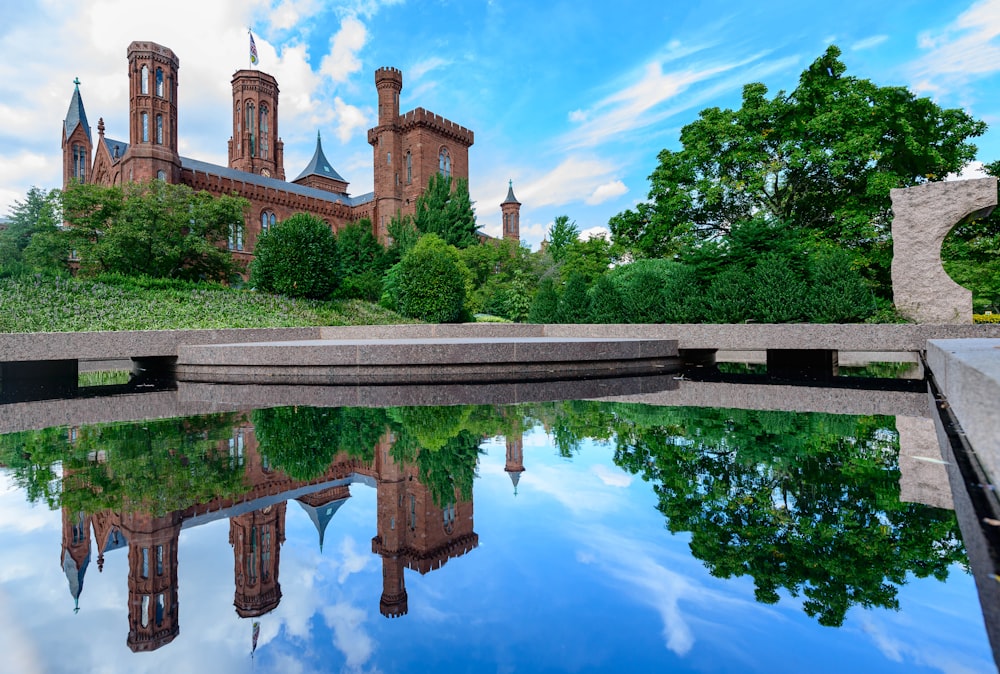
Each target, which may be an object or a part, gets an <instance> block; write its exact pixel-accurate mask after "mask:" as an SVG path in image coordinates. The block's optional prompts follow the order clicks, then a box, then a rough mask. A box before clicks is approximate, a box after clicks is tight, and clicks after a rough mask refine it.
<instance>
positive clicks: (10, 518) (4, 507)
mask: <svg viewBox="0 0 1000 674" xmlns="http://www.w3.org/2000/svg"><path fill="white" fill-rule="evenodd" d="M53 525H55V526H53ZM60 526H61V524H60V523H59V522H55V523H53V521H52V517H51V516H50V514H49V510H48V508H47V506H46V505H45V504H44V503H38V504H35V505H31V504H28V503H25V501H24V492H22V491H21V490H20V488H19V487H18V486H17V484H15V482H14V479H13V476H11V475H10V474H9V473H7V472H6V471H4V472H0V531H2V532H5V533H6V532H14V533H18V534H26V533H29V532H32V531H39V530H41V529H46V528H48V529H55V530H58V529H59V527H60Z"/></svg>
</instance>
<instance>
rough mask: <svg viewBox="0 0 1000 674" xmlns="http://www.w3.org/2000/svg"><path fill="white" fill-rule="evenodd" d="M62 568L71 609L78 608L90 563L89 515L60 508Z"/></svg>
mask: <svg viewBox="0 0 1000 674" xmlns="http://www.w3.org/2000/svg"><path fill="white" fill-rule="evenodd" d="M62 520H63V533H62V559H61V560H60V561H61V562H62V568H63V573H65V574H66V580H67V581H68V582H69V593H70V595H72V597H73V610H74V611H79V610H80V593H81V592H83V578H84V576H85V575H86V573H87V567H88V566H89V565H90V528H91V522H90V517H88V516H87V515H84V514H83V513H82V512H75V513H73V512H70V511H69V510H67V509H66V508H63V509H62Z"/></svg>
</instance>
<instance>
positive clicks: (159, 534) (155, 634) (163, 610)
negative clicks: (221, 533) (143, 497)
mask: <svg viewBox="0 0 1000 674" xmlns="http://www.w3.org/2000/svg"><path fill="white" fill-rule="evenodd" d="M121 530H122V533H123V534H124V535H125V539H126V540H127V541H128V626H129V629H128V639H127V640H126V643H127V644H128V647H129V648H130V649H131V650H132V651H133V652H140V651H155V650H156V649H157V648H160V647H161V646H164V645H166V644H168V643H170V642H171V641H173V640H174V638H175V637H176V636H177V635H178V634H179V633H180V623H179V622H178V617H179V612H178V605H177V542H178V539H179V537H180V532H181V514H180V512H179V511H176V512H173V513H169V514H167V515H164V516H162V517H156V516H153V515H147V514H142V513H122V516H121Z"/></svg>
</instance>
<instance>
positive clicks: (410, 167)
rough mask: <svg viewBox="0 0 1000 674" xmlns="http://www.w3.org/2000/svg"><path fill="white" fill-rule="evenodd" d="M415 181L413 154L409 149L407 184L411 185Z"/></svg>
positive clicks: (407, 155)
mask: <svg viewBox="0 0 1000 674" xmlns="http://www.w3.org/2000/svg"><path fill="white" fill-rule="evenodd" d="M412 182H413V155H411V154H410V152H409V150H407V152H406V184H407V185H409V184H410V183H412Z"/></svg>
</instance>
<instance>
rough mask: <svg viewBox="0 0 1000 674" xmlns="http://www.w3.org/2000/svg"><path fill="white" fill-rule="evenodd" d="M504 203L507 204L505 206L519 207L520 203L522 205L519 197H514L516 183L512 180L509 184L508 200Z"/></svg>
mask: <svg viewBox="0 0 1000 674" xmlns="http://www.w3.org/2000/svg"><path fill="white" fill-rule="evenodd" d="M503 203H505V204H518V205H520V203H521V202H520V201H518V200H517V197H515V196H514V181H513V180H510V181H508V183H507V198H506V199H504V200H503Z"/></svg>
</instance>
